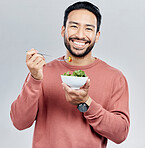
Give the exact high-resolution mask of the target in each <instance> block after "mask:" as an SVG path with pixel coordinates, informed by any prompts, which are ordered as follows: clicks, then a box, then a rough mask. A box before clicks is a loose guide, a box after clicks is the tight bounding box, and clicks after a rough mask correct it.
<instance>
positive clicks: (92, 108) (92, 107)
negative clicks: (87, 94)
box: [84, 99, 102, 116]
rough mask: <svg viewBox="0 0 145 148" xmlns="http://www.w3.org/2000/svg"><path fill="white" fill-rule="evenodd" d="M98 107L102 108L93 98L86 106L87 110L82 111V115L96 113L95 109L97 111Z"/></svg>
mask: <svg viewBox="0 0 145 148" xmlns="http://www.w3.org/2000/svg"><path fill="white" fill-rule="evenodd" d="M100 108H102V106H101V105H100V104H98V103H96V102H95V101H94V100H93V99H92V102H91V104H90V106H89V108H88V110H87V111H86V112H85V113H84V116H89V115H93V114H96V111H99V110H100Z"/></svg>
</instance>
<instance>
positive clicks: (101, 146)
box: [10, 59, 130, 148]
mask: <svg viewBox="0 0 145 148" xmlns="http://www.w3.org/2000/svg"><path fill="white" fill-rule="evenodd" d="M79 69H81V70H83V71H85V73H86V74H87V75H88V76H89V78H90V80H91V84H90V88H89V96H90V97H91V98H92V99H93V101H92V103H91V105H90V107H89V109H88V111H87V112H85V113H81V112H79V111H78V110H77V107H76V106H74V105H71V104H69V103H68V102H67V101H66V99H65V95H64V91H63V88H62V85H61V83H62V82H61V78H60V75H61V74H63V73H65V72H67V71H74V70H79ZM43 71H44V78H43V80H35V79H33V78H32V77H31V75H30V74H29V75H28V77H27V78H26V80H25V83H24V85H23V88H22V91H21V93H20V95H19V96H18V98H17V99H16V100H15V101H14V102H13V103H12V105H11V111H10V115H11V120H12V122H13V124H14V126H15V127H16V128H17V129H19V130H23V129H26V128H29V127H30V126H31V125H32V124H33V123H34V121H36V122H35V129H34V135H33V148H105V147H106V145H107V139H110V140H112V141H114V142H115V143H121V142H122V141H124V140H125V139H126V137H127V134H128V131H129V124H130V121H129V100H128V86H127V82H126V79H125V77H124V76H123V74H122V73H121V72H120V71H119V70H117V69H115V68H113V67H111V66H109V65H107V64H106V63H105V62H103V61H101V60H99V59H96V61H95V62H94V63H92V64H89V65H86V66H71V65H69V64H67V63H66V62H60V61H57V60H54V61H52V62H50V63H48V64H47V65H45V66H44V69H43Z"/></svg>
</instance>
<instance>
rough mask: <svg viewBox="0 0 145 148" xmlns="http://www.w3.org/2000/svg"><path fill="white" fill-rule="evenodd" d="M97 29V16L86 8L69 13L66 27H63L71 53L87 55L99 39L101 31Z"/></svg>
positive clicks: (79, 55)
mask: <svg viewBox="0 0 145 148" xmlns="http://www.w3.org/2000/svg"><path fill="white" fill-rule="evenodd" d="M96 31H97V19H96V16H95V15H94V14H93V13H92V12H90V11H88V10H85V9H80V10H74V11H72V12H70V13H69V15H68V20H67V22H66V28H65V27H64V26H63V27H62V36H63V37H64V43H65V46H66V48H67V49H68V51H69V52H70V53H71V55H73V56H75V57H84V56H86V55H87V54H88V53H89V52H90V51H91V50H92V48H93V47H94V44H95V42H97V41H98V37H99V35H100V32H98V33H96Z"/></svg>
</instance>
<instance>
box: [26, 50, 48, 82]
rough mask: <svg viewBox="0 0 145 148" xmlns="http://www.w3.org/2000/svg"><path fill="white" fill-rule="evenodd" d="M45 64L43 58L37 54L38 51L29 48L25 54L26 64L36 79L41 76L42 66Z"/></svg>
mask: <svg viewBox="0 0 145 148" xmlns="http://www.w3.org/2000/svg"><path fill="white" fill-rule="evenodd" d="M45 64H46V62H45V58H44V57H43V56H42V55H40V54H38V51H37V50H35V49H33V48H32V49H31V50H30V51H28V52H27V54H26V65H27V67H28V69H29V71H30V73H31V75H32V76H33V77H34V78H36V79H38V80H39V79H42V78H43V71H42V70H43V66H44V65H45Z"/></svg>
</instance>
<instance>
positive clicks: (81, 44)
mask: <svg viewBox="0 0 145 148" xmlns="http://www.w3.org/2000/svg"><path fill="white" fill-rule="evenodd" d="M74 43H75V44H76V45H80V46H83V45H85V43H80V42H74Z"/></svg>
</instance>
